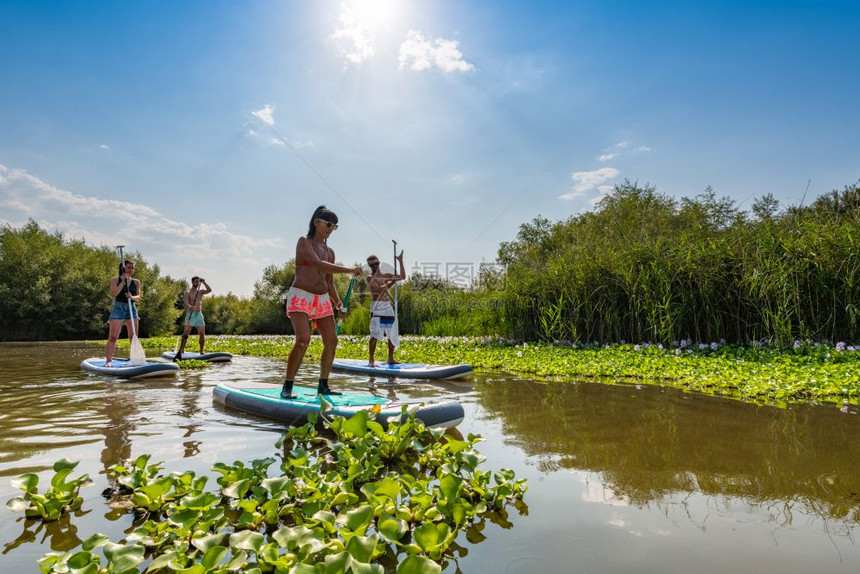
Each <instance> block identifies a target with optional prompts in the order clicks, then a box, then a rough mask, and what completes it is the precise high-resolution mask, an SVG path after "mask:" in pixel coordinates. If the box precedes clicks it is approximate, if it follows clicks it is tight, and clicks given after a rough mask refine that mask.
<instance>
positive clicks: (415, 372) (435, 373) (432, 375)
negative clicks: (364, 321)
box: [331, 359, 472, 379]
mask: <svg viewBox="0 0 860 574" xmlns="http://www.w3.org/2000/svg"><path fill="white" fill-rule="evenodd" d="M331 368H332V369H333V370H337V371H346V372H349V373H362V374H365V375H374V376H379V377H407V378H410V379H459V378H461V377H466V376H468V375H471V374H472V366H471V365H426V364H424V363H394V364H390V363H380V362H378V361H377V362H376V363H375V364H374V365H372V366H371V365H370V364H369V363H368V362H367V361H366V360H363V359H335V360H334V363H332V365H331Z"/></svg>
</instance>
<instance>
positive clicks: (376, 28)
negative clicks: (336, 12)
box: [343, 0, 404, 32]
mask: <svg viewBox="0 0 860 574" xmlns="http://www.w3.org/2000/svg"><path fill="white" fill-rule="evenodd" d="M403 4H404V2H403V0H345V1H344V3H343V7H344V9H345V10H346V11H348V12H349V14H350V15H351V16H352V17H353V18H354V19H355V21H356V22H357V23H359V24H360V25H361V26H363V27H364V28H365V29H367V30H370V31H372V32H383V31H388V30H390V29H391V28H392V27H393V26H394V25H395V24H396V23H397V21H398V20H399V16H400V10H401V9H402V6H403Z"/></svg>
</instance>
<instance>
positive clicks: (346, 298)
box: [334, 275, 355, 335]
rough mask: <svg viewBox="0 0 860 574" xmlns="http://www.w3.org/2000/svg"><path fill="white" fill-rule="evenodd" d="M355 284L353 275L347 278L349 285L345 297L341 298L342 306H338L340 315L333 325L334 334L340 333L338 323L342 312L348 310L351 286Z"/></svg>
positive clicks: (341, 319) (341, 318) (341, 321)
mask: <svg viewBox="0 0 860 574" xmlns="http://www.w3.org/2000/svg"><path fill="white" fill-rule="evenodd" d="M353 285H355V275H353V276H352V279H350V280H349V287H347V288H346V297H344V299H343V307H341V308H340V316H339V317H338V318H337V325H335V327H334V334H335V335H337V334H338V333H340V324H341V323H343V316H344V314H346V313H348V312H349V298H350V297H351V296H352V286H353Z"/></svg>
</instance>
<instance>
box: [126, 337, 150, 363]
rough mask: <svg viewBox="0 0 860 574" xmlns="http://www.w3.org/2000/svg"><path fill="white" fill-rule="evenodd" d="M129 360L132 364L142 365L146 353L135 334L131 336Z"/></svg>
mask: <svg viewBox="0 0 860 574" xmlns="http://www.w3.org/2000/svg"><path fill="white" fill-rule="evenodd" d="M129 360H130V362H131V364H132V365H142V364H144V363H145V362H146V353H145V352H144V351H143V345H141V344H140V340H138V338H137V335H135V336H134V337H132V338H131V353H130V354H129Z"/></svg>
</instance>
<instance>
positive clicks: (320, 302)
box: [287, 287, 334, 320]
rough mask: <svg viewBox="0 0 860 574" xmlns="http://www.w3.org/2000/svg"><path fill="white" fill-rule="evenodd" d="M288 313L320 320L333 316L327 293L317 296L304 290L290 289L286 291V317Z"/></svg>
mask: <svg viewBox="0 0 860 574" xmlns="http://www.w3.org/2000/svg"><path fill="white" fill-rule="evenodd" d="M290 313H304V314H305V315H307V316H308V319H311V320H313V319H322V318H323V317H328V316H331V315H334V310H333V309H332V306H331V297H329V295H328V293H323V294H322V295H317V294H316V293H310V292H308V291H305V290H304V289H298V288H297V287H290V290H289V291H287V317H289V316H290Z"/></svg>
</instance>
